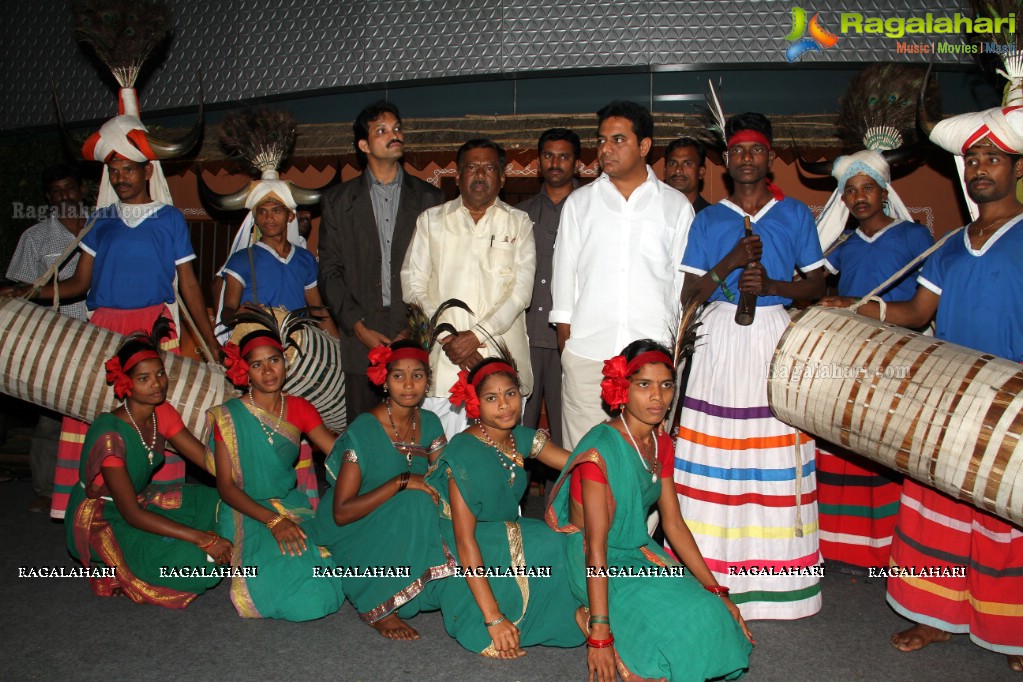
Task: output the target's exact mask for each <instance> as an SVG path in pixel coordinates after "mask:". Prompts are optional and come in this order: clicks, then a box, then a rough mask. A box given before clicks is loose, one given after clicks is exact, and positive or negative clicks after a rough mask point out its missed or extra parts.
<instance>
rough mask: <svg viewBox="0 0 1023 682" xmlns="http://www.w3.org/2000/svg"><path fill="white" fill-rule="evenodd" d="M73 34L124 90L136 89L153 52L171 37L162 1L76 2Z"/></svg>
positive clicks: (107, 0)
mask: <svg viewBox="0 0 1023 682" xmlns="http://www.w3.org/2000/svg"><path fill="white" fill-rule="evenodd" d="M71 11H72V14H73V16H74V31H75V34H76V35H77V36H78V39H79V40H80V41H82V42H83V43H85V44H86V45H89V46H90V47H92V49H93V50H95V52H96V55H97V56H98V57H99V58H100V60H101V61H102V62H103V63H104V64H106V65H107V67H108V68H109V69H110V71H111V72H112V73H113V74H114V78H116V79H117V82H118V83H119V84H120V86H121V87H122V88H131V87H134V86H135V80H136V79H137V78H138V75H139V70H140V69H141V68H142V64H143V62H145V61H146V58H147V57H148V56H149V55H150V53H151V52H152V51H153V50H154V49H156V48H157V47H158V46H159V45H160V44H161V43H163V41H164V40H166V39H167V37H168V36H169V35H170V34H171V30H172V26H171V13H170V8H169V7H168V6H167V3H166V2H164V1H163V0H73V2H72V3H71Z"/></svg>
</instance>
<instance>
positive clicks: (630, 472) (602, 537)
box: [547, 340, 752, 682]
mask: <svg viewBox="0 0 1023 682" xmlns="http://www.w3.org/2000/svg"><path fill="white" fill-rule="evenodd" d="M604 377H605V379H604V381H603V382H601V389H602V393H601V396H602V397H603V399H604V402H606V403H607V404H608V405H609V406H610V408H611V411H612V413H613V414H616V416H615V417H614V418H612V419H611V421H610V422H605V423H603V424H598V425H597V426H595V427H593V429H591V430H590V432H589V433H587V434H586V436H584V437H583V439H582V440H581V441H580V442H579V445H578V446H576V449H575V452H574V453H573V457H572V460H571V461H570V462H569V463H568V466H567V467H565V469H564V471H563V472H562V474H561V477H560V478H559V479H558V482H557V483H556V487H555V491H554V499H553V502H552V503H551V506H550V507H548V509H547V522H548V524H550V526H551V527H552V528H554V529H556V530H558V531H559V532H560V533H564V534H565V535H564V536H563V537H565V538H566V539H567V541H568V542H567V543H566V547H567V548H568V565H569V569H570V571H571V573H570V575H571V579H570V582H571V587H572V592H573V593H574V594H575V596H576V598H577V599H578V600H579V601H580V602H581V603H583V604H584V605H585V606H584V607H583V608H582V609H580V612H579V614H578V619H579V625H580V627H581V628H582V629H583V630H584V632H586V635H587V639H586V643H587V645H588V646H589V648H588V653H587V665H588V667H589V677H588V678H587V679H593V678H594V675H596V679H597V680H600V681H601V682H605V681H606V682H613V681H614V680H616V679H617V673H618V672H620V673H621V675H622V677H623V678H624V679H635V678H634V677H633V676H635V677H637V678H640V679H669V680H673V681H674V682H678V681H681V680H693V681H695V680H708V679H714V678H726V679H734V678H736V677H738V676H740V675H741V674H742V673H743V671H744V670H745V668H747V667H748V666H749V653H750V649H751V641H752V639H751V637H750V633H749V630H748V629H747V628H746V624H745V623H744V622H743V620H742V617H741V616H740V615H739V609H738V607H736V606H735V604H733V603H732V602H731V600H730V599H729V598H728V588H727V587H723V586H721V585H718V584H717V581H716V580H715V579H714V575H713V574H712V573H711V572H710V569H709V568H707V564H706V562H705V561H704V560H703V556H702V555H701V554H700V550H699V548H698V547H697V546H696V542H695V541H694V540H693V535H692V533H690V531H689V528H688V527H687V526H686V523H685V521H684V520H683V519H682V515H681V513H680V512H679V505H678V498H677V497H676V494H675V482H674V479H673V475H672V474H673V462H674V452H673V448H672V443H671V437H670V436H668V434H666V433H663V432H659V431H658V427H659V426H660V425H661V423H662V422H663V421H664V418H665V416H666V414H667V411H668V408H669V406H670V405H671V399H672V394H673V393H674V390H675V381H674V377H675V370H674V368H673V367H672V361H671V357H670V355H669V354H668V351H667V349H665V348H664V347H663V346H661V345H660V344H658V343H656V342H654V341H649V340H643V341H635V342H633V343H631V344H629V345H628V346H626V348H625V350H623V351H622V354H621V355H619V356H617V357H614V358H612V359H611V360H608V361H607V362H605V363H604ZM654 504H656V505H657V509H658V511H659V512H660V516H661V523H662V525H663V528H664V534H665V537H666V538H667V540H668V542H669V543H670V544H671V547H672V549H673V550H674V552H675V555H676V556H677V557H679V558H680V559H681V560H682V564H680V563H679V562H678V561H677V560H675V559H674V558H672V557H671V556H669V555H668V554H667V553H666V552H665V551H664V550H663V549H662V548H661V547H660V546H658V545H657V544H656V543H655V542H654V541H653V540H651V539H650V537H649V536H648V535H647V526H646V519H647V514H648V513H649V510H650V507H651V506H653V505H654ZM683 565H684V567H685V570H684V571H682V570H681V569H682V567H683ZM616 671H617V672H616Z"/></svg>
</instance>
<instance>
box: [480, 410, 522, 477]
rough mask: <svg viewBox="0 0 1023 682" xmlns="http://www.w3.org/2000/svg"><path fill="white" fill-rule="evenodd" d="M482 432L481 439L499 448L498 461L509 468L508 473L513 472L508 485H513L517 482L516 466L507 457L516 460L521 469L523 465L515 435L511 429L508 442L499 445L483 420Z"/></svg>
mask: <svg viewBox="0 0 1023 682" xmlns="http://www.w3.org/2000/svg"><path fill="white" fill-rule="evenodd" d="M480 434H481V437H480V440H482V441H483V442H484V443H485V444H487V445H489V446H490V447H492V448H494V449H495V450H497V461H498V462H499V463H500V464H501V466H503V467H504V468H505V469H507V470H508V473H510V474H511V476H510V477H509V478H508V486H509V487H511V486H512V485H514V484H515V467H514V466H512V465H510V464H508V462H506V461H505V457H507V458H508V459H510V460H511V461H512V462H514V463H515V465H517V466H518V467H519V468H520V469H521V468H522V465H523V459H522V455H520V454H519V452H518V448H517V447H516V446H515V436H514V435H512V433H511V432H510V431H509V432H508V443H502V444H500V445H499V444H497V443H495V442H494V439H493V438H491V437H490V434H489V433H487V427H485V426H483V423H482V422H481V423H480Z"/></svg>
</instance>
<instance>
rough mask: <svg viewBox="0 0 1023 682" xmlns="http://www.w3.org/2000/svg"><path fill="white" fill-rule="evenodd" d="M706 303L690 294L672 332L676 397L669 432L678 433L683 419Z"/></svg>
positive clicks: (683, 304) (672, 405)
mask: <svg viewBox="0 0 1023 682" xmlns="http://www.w3.org/2000/svg"><path fill="white" fill-rule="evenodd" d="M704 309H705V305H704V303H703V302H701V301H700V300H699V299H698V298H697V297H696V296H695V295H693V294H690V295H689V297H688V298H687V299H686V300H685V301H684V302H683V303H682V311H681V313H680V314H679V320H678V328H677V329H676V330H673V334H672V359H673V360H674V362H675V376H676V377H677V380H676V384H675V397H674V399H673V401H672V404H671V421H670V427H669V432H670V433H671V434H672V436H675V435H677V434H678V425H679V423H680V421H681V419H682V402H683V400H684V399H685V394H686V384H688V383H689V361H690V360H691V359H692V357H693V353H694V352H696V342H697V341H698V340H699V338H700V335H699V333H698V330H699V328H700V326H701V325H702V324H703V322H702V321H701V320H700V317H701V316H702V314H703V311H704Z"/></svg>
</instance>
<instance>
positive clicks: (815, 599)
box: [675, 113, 824, 620]
mask: <svg viewBox="0 0 1023 682" xmlns="http://www.w3.org/2000/svg"><path fill="white" fill-rule="evenodd" d="M724 133H725V149H726V153H725V165H726V167H727V169H728V174H729V176H730V177H731V178H732V181H733V183H734V189H733V190H732V193H731V194H730V195H729V197H728V198H727V199H724V200H722V201H721V202H719V203H717V204H714V205H713V206H710V207H709V208H707V209H706V210H704V211H703V212H702V213H700V215H699V216H697V217H696V220H695V221H693V227H692V231H691V233H690V237H689V243H688V245H687V247H686V253H685V256H684V257H683V259H682V269H683V270H684V271H685V273H686V275H685V283H684V285H683V287H682V301H683V302H687V303H689V302H693V301H709V304H708V305H707V307H706V309H705V310H704V311H703V312H702V313H701V317H700V322H701V323H702V326H701V328H700V341H699V343H697V345H696V351H695V353H694V355H693V358H692V372H691V374H690V377H689V383H688V385H687V387H686V389H687V390H686V395H685V398H684V401H683V408H682V415H681V422H680V424H679V433H678V441H677V445H676V448H675V453H676V455H675V482H676V488H677V490H678V492H679V503H680V505H681V507H682V516H683V518H685V519H686V521H687V523H688V524H689V527H690V528H691V529H692V531H693V536H694V537H695V538H696V542H697V544H698V545H699V546H700V549H701V550H702V551H703V555H704V557H705V558H706V560H707V565H708V566H709V567H710V569H711V570H712V571H713V572H714V575H715V577H717V579H718V580H720V581H721V583H722V584H724V585H727V586H728V587H729V588H731V594H732V599H733V600H734V601H735V603H736V604H737V605H738V606H739V609H740V610H741V611H742V615H743V617H744V618H746V619H747V620H757V619H781V620H791V619H795V618H803V617H805V616H810V615H813V614H814V613H817V611H819V610H820V608H821V591H820V576H819V574H818V573H817V572H816V570H815V569H816V567H817V566H818V564H819V563H820V549H819V546H818V539H817V503H816V498H815V492H816V482H815V480H814V444H813V441H812V440H810V439H809V438H808V437H807V436H806V435H805V434H801V433H798V432H797V431H796V430H795V429H793V428H792V427H791V426H788V425H786V424H784V423H782V422H780V421H778V420H777V419H775V418H774V416H773V414H772V413H771V409H770V407H769V406H768V404H767V381H766V373H765V372H766V369H765V368H766V367H768V365H769V363H770V361H771V357H772V356H773V354H774V349H775V347H776V346H777V345H778V340H779V339H780V338H781V335H782V334H783V333H784V331H785V329H786V328H787V327H788V325H789V315H788V312H787V311H786V310H785V306H787V305H789V304H790V303H791V301H792V300H793V299H809V300H816V299H817V298H820V296H821V295H822V294H823V293H824V267H823V265H824V256H823V254H822V253H821V245H820V240H819V239H818V236H817V228H816V225H815V224H814V220H813V214H812V213H811V212H810V209H808V208H807V207H806V205H805V204H803V203H802V202H800V201H797V200H796V199H793V198H791V197H786V196H785V195H784V193H783V192H782V191H781V190H780V189H779V188H778V187H776V186H775V185H774V184H773V183H772V182H771V181H770V179H769V178H768V174H769V173H770V169H771V164H772V163H773V162H774V159H775V151H774V149H773V148H772V146H771V145H772V131H771V122H770V121H769V120H768V119H767V118H766V117H765V116H763V115H762V114H757V113H746V114H739V115H737V116H733V117H732V118H731V119H729V120H728V121H727V123H726V126H725V131H724ZM746 220H749V222H750V224H751V226H752V230H753V235H752V236H749V237H747V236H745V221H746ZM796 269H799V270H800V271H801V272H803V273H804V277H803V278H800V279H797V280H796V281H793V278H792V273H793V271H795V270H796ZM742 292H749V293H754V294H757V299H756V306H757V307H756V314H755V316H754V318H753V322H752V324H750V325H749V326H740V325H738V324H737V323H736V321H735V313H736V303H737V302H738V300H739V294H740V293H742ZM733 301H734V302H733ZM748 569H755V570H748ZM736 571H738V573H736ZM771 573H775V574H777V573H780V575H767V574H771Z"/></svg>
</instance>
